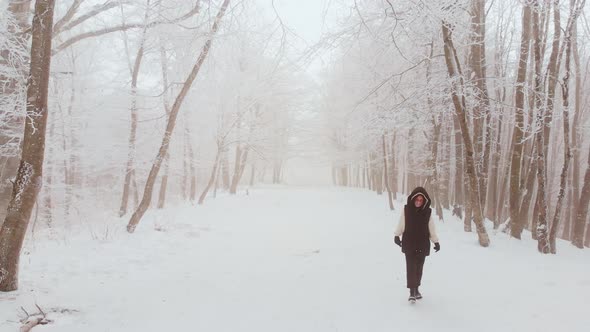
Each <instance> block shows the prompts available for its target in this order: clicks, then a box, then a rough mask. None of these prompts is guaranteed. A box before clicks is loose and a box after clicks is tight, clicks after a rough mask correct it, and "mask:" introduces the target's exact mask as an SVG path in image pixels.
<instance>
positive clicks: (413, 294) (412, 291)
mask: <svg viewBox="0 0 590 332" xmlns="http://www.w3.org/2000/svg"><path fill="white" fill-rule="evenodd" d="M408 301H410V302H416V288H410V297H408Z"/></svg>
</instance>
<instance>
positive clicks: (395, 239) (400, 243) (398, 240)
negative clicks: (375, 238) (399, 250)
mask: <svg viewBox="0 0 590 332" xmlns="http://www.w3.org/2000/svg"><path fill="white" fill-rule="evenodd" d="M393 242H395V244H397V245H398V246H400V247H401V246H402V240H400V238H399V236H396V237H395V238H393Z"/></svg>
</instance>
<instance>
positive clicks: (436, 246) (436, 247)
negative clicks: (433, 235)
mask: <svg viewBox="0 0 590 332" xmlns="http://www.w3.org/2000/svg"><path fill="white" fill-rule="evenodd" d="M439 250H440V243H438V242H437V243H435V244H434V251H436V252H438V251H439Z"/></svg>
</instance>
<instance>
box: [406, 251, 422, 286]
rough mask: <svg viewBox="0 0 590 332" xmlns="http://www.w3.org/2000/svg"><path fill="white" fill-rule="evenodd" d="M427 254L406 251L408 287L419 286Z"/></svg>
mask: <svg viewBox="0 0 590 332" xmlns="http://www.w3.org/2000/svg"><path fill="white" fill-rule="evenodd" d="M425 260H426V256H424V255H423V254H418V253H411V254H408V253H406V278H407V281H408V288H417V287H418V286H420V282H421V281H422V271H423V269H424V261H425Z"/></svg>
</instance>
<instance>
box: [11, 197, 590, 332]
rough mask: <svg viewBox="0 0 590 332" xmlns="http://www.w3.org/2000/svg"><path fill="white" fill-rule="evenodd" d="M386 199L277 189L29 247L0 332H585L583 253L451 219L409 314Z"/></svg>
mask: <svg viewBox="0 0 590 332" xmlns="http://www.w3.org/2000/svg"><path fill="white" fill-rule="evenodd" d="M384 199H385V197H379V196H376V195H375V194H374V193H371V192H368V191H361V190H351V189H339V188H315V189H306V188H289V187H272V188H264V189H258V190H254V191H250V193H249V195H248V196H245V195H244V194H243V193H242V194H241V195H239V196H237V197H229V196H225V197H218V199H216V200H211V201H210V202H208V204H207V205H205V206H203V207H193V206H188V205H187V206H178V207H176V208H170V209H167V210H165V211H161V212H155V211H151V212H149V213H150V214H148V215H147V216H146V220H144V222H142V224H140V225H139V227H138V229H137V232H136V233H135V234H128V233H127V232H126V231H125V223H126V221H127V219H116V218H113V220H111V221H108V223H107V224H105V225H104V226H103V227H104V229H102V230H101V231H100V232H94V231H93V232H92V233H91V232H90V231H88V228H85V227H83V228H82V231H80V232H79V234H78V235H77V236H73V237H69V238H68V239H67V240H64V239H63V238H56V239H54V240H46V239H44V238H43V239H42V240H41V239H36V240H34V241H31V238H30V236H29V237H28V239H27V243H26V247H25V248H24V250H23V252H24V256H23V258H22V261H21V282H20V288H19V290H18V291H17V292H12V293H0V313H1V314H0V331H2V332H4V331H17V330H18V328H19V326H20V323H19V320H20V319H22V318H23V316H24V315H25V314H24V312H23V310H22V309H25V310H26V311H27V312H29V313H31V314H32V313H34V312H36V311H38V309H37V308H36V307H35V304H37V305H39V307H40V308H41V309H43V311H45V312H47V318H48V319H50V320H52V321H53V323H51V324H48V325H45V326H37V327H35V328H34V329H33V330H34V331H59V332H69V331H76V332H79V331H111V332H114V331H143V332H146V331H177V330H182V331H232V332H233V331H341V332H342V331H436V332H440V331H478V332H484V331H569V332H573V331H587V330H588V327H589V326H590V317H589V316H588V315H587V312H588V307H587V306H586V305H585V304H586V303H587V302H586V301H587V298H588V294H590V264H589V262H590V253H589V252H588V251H587V250H586V251H582V250H578V249H575V248H573V247H572V246H571V245H570V244H569V243H565V242H563V243H559V255H557V256H552V255H540V254H538V253H537V252H536V249H535V247H536V246H535V245H534V244H532V243H527V242H529V241H531V240H524V241H522V242H521V241H518V240H514V239H510V238H509V237H507V236H505V235H504V234H493V233H492V234H491V240H492V245H491V247H490V248H482V247H480V246H479V245H478V244H477V237H476V235H475V234H469V233H464V232H463V231H462V224H461V223H460V222H459V221H458V220H456V219H454V218H451V217H450V215H449V217H447V220H446V222H445V223H441V222H438V223H437V226H438V231H439V237H440V239H441V247H442V249H441V251H440V252H438V253H434V252H433V254H432V255H431V256H430V257H429V258H428V259H427V261H426V265H425V272H424V273H425V275H424V279H423V286H422V287H421V291H422V293H423V295H424V299H423V300H421V301H420V302H418V303H416V304H415V305H413V306H412V305H409V304H408V302H407V289H406V288H405V265H404V264H405V263H404V257H403V255H402V254H401V252H400V249H399V248H398V247H397V246H395V245H394V244H393V241H392V238H393V235H392V233H393V228H394V226H395V225H396V223H397V220H398V217H399V215H398V213H399V210H400V208H401V202H397V203H396V209H397V210H396V211H395V212H390V211H389V210H388V209H387V204H386V203H385V201H384ZM107 229H108V232H107V231H106V230H107ZM95 231H96V230H95ZM92 234H94V235H92ZM97 234H99V235H97ZM525 238H529V236H528V234H526V235H525ZM21 307H22V309H21Z"/></svg>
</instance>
